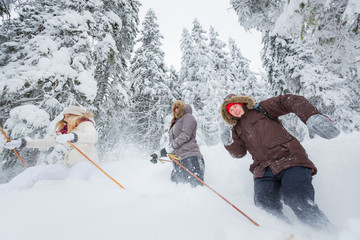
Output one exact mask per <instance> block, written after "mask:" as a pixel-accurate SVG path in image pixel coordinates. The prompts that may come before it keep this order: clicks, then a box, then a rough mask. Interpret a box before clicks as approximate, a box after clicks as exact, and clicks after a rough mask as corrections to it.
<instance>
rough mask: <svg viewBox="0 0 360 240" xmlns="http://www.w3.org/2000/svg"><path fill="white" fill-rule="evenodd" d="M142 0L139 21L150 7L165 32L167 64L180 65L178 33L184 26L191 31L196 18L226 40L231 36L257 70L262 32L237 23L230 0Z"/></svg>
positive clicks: (259, 64) (161, 29)
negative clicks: (246, 30)
mask: <svg viewBox="0 0 360 240" xmlns="http://www.w3.org/2000/svg"><path fill="white" fill-rule="evenodd" d="M141 3H142V6H141V7H140V21H141V23H142V21H143V20H144V17H145V14H146V12H147V11H148V10H149V8H152V9H153V10H154V11H155V14H156V16H157V18H158V23H159V26H160V32H161V34H162V35H163V36H164V39H163V40H162V43H163V50H164V51H165V63H166V64H167V65H168V66H170V65H173V66H174V67H175V68H176V69H177V70H179V69H180V63H181V50H180V39H181V34H182V31H183V29H184V28H187V29H188V30H189V31H191V29H192V22H193V21H194V19H195V18H197V19H198V20H199V22H200V24H201V25H202V26H203V28H204V29H205V30H206V31H208V30H209V27H210V26H213V27H214V28H215V30H216V31H217V32H218V33H219V35H220V36H219V38H220V39H221V40H222V41H224V42H225V43H227V42H228V38H229V37H231V38H234V39H235V41H236V43H237V45H238V47H239V48H240V49H241V51H242V54H243V55H244V57H246V58H248V59H249V60H250V61H251V62H252V63H251V64H250V69H251V70H252V71H254V72H259V69H260V68H261V60H260V50H261V48H262V45H261V34H260V33H259V32H256V31H254V30H253V31H251V32H245V30H244V29H243V28H242V27H241V26H240V24H239V23H238V20H237V15H236V13H235V11H234V10H233V9H231V5H230V0H179V1H171V0H141ZM141 27H142V26H141Z"/></svg>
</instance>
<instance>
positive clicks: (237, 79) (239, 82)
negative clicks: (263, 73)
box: [229, 38, 268, 101]
mask: <svg viewBox="0 0 360 240" xmlns="http://www.w3.org/2000/svg"><path fill="white" fill-rule="evenodd" d="M229 51H230V56H231V63H232V68H231V70H232V72H231V76H232V77H231V78H230V80H231V82H230V83H229V86H233V93H236V94H239V95H247V96H251V97H252V98H254V99H255V100H256V101H260V100H263V99H264V98H266V97H267V96H268V88H267V82H263V81H261V79H260V77H259V76H257V75H256V74H255V73H254V72H252V71H251V70H250V66H249V64H250V60H249V59H247V58H245V57H244V56H243V55H242V53H241V50H240V48H239V47H238V46H237V44H236V42H235V40H234V39H232V38H230V39H229Z"/></svg>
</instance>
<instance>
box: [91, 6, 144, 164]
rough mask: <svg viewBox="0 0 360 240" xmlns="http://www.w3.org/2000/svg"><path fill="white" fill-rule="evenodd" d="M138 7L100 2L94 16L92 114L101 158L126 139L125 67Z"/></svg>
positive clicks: (127, 61) (127, 107) (133, 33)
mask: <svg viewBox="0 0 360 240" xmlns="http://www.w3.org/2000/svg"><path fill="white" fill-rule="evenodd" d="M139 5H140V3H139V2H138V1H127V0H125V1H124V0H122V1H119V0H115V1H114V0H108V1H103V7H101V8H99V9H98V10H99V13H98V14H96V15H95V16H94V17H95V18H96V22H97V23H99V26H98V27H97V28H95V29H94V30H95V32H94V42H95V43H96V44H95V46H94V57H95V62H96V66H95V72H94V76H95V79H96V81H97V85H98V91H97V93H96V97H95V99H94V107H95V109H96V110H95V112H94V113H95V114H96V121H97V123H98V127H97V129H98V131H99V133H100V134H99V142H98V149H99V152H100V154H101V155H102V157H104V158H106V157H107V155H108V154H110V153H111V151H110V150H111V149H112V148H113V147H114V146H115V144H117V143H122V142H124V141H126V137H127V136H128V132H127V129H128V124H127V123H128V122H129V119H128V111H129V104H130V99H129V93H128V92H129V89H128V86H127V84H126V80H127V79H128V76H127V68H128V66H127V65H128V63H129V60H130V56H131V52H132V50H133V47H134V44H135V37H136V34H137V26H138V22H139V19H138V11H139V9H138V7H139ZM100 23H101V24H100ZM119 122H121V124H119Z"/></svg>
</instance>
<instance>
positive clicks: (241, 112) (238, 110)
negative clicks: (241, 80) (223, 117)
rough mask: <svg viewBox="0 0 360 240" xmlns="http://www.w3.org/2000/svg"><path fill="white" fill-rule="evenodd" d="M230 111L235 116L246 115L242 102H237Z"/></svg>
mask: <svg viewBox="0 0 360 240" xmlns="http://www.w3.org/2000/svg"><path fill="white" fill-rule="evenodd" d="M229 113H230V114H231V115H233V116H234V117H237V118H240V117H241V116H242V115H244V113H245V111H244V109H243V107H242V106H241V105H240V104H235V105H233V106H231V108H230V109H229Z"/></svg>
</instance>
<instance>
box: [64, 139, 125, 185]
mask: <svg viewBox="0 0 360 240" xmlns="http://www.w3.org/2000/svg"><path fill="white" fill-rule="evenodd" d="M68 143H69V144H70V146H72V147H73V148H75V149H76V150H78V151H79V153H81V154H82V155H83V156H84V157H86V158H87V160H89V161H90V162H91V163H92V164H94V165H95V167H97V168H98V169H99V170H100V171H102V172H103V173H104V174H105V175H106V176H108V177H109V178H110V179H111V180H113V181H114V182H115V183H116V184H117V185H119V186H120V187H121V188H122V189H125V188H124V187H123V186H122V185H121V184H120V183H118V182H117V181H116V180H115V179H114V178H112V177H111V176H110V175H109V174H107V173H106V172H105V171H104V170H102V169H101V168H100V167H99V166H98V165H97V164H96V163H95V162H94V161H93V160H91V159H90V158H89V157H88V156H86V155H85V153H83V152H82V151H81V150H80V149H79V148H77V147H76V146H75V145H74V144H72V143H71V142H70V141H68Z"/></svg>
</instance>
